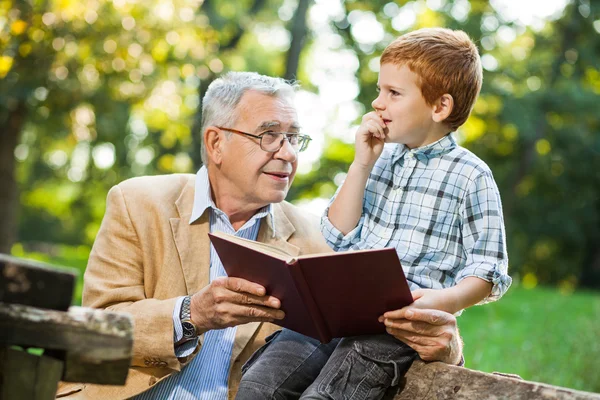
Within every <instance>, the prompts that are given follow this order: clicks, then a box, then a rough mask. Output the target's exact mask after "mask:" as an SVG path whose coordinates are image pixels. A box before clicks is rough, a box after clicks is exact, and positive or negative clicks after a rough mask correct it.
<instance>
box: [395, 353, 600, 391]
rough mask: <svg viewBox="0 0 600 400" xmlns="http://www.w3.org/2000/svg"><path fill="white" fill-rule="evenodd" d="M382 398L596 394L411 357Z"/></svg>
mask: <svg viewBox="0 0 600 400" xmlns="http://www.w3.org/2000/svg"><path fill="white" fill-rule="evenodd" d="M385 399H386V400H392V399H393V400H416V399H418V400H450V399H452V400H472V399H478V400H486V399H490V400H492V399H511V400H536V399H540V400H542V399H543V400H548V399H556V400H600V394H594V393H588V392H582V391H578V390H572V389H568V388H563V387H558V386H552V385H547V384H544V383H537V382H529V381H525V380H522V379H519V378H518V377H517V378H514V377H507V376H504V375H497V374H488V373H485V372H480V371H474V370H471V369H468V368H462V367H456V366H453V365H447V364H443V363H440V362H434V363H424V362H422V361H415V362H414V363H413V365H412V366H411V367H410V369H409V370H408V371H407V373H406V375H405V376H404V379H403V380H402V382H401V383H400V385H399V386H398V387H396V388H392V389H390V390H389V391H388V393H386V396H385Z"/></svg>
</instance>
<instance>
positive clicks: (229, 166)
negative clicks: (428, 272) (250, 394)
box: [64, 72, 461, 400]
mask: <svg viewBox="0 0 600 400" xmlns="http://www.w3.org/2000/svg"><path fill="white" fill-rule="evenodd" d="M294 89H295V88H294V87H293V86H291V85H290V84H288V83H287V82H285V81H283V80H281V79H278V78H271V77H266V76H261V75H258V74H256V73H233V72H232V73H228V74H226V75H224V76H223V77H222V78H220V79H217V80H215V81H214V82H213V83H212V84H211V85H210V86H209V88H208V90H207V92H206V94H205V96H204V99H203V121H202V133H203V147H202V159H203V162H204V165H205V166H204V167H202V168H201V169H200V170H199V171H198V173H197V174H196V175H195V176H194V175H186V174H173V175H168V176H155V177H143V178H135V179H131V180H128V181H125V182H123V183H121V184H119V185H117V186H116V187H114V188H113V189H111V191H110V192H109V194H108V199H107V208H106V215H105V216H104V220H103V222H102V226H101V228H100V232H99V233H98V236H97V238H96V242H95V243H94V247H93V249H92V253H91V255H90V260H89V264H88V267H87V270H86V273H85V277H84V281H85V284H84V292H83V304H84V305H85V306H91V307H98V308H105V309H109V310H115V311H121V312H128V313H131V315H132V316H133V318H134V321H135V328H134V347H133V361H132V366H131V369H130V372H129V376H128V379H127V383H126V385H125V386H124V387H116V386H97V385H80V386H79V387H70V388H69V390H68V391H65V392H64V394H65V395H69V396H70V397H69V398H90V399H125V398H135V399H142V400H146V399H161V400H162V399H219V400H225V399H227V398H233V397H234V396H235V391H236V388H237V384H238V382H239V379H240V375H241V367H242V365H243V364H244V363H245V362H246V360H248V358H249V357H250V356H251V355H252V354H253V353H254V351H255V350H257V349H258V348H259V347H260V346H261V345H263V344H264V343H265V338H266V337H267V336H268V335H270V334H271V333H273V332H275V331H276V330H277V329H279V328H278V327H277V326H275V325H273V324H272V323H271V322H276V321H277V320H278V319H281V318H283V312H282V311H281V310H280V309H279V307H280V303H279V300H278V299H276V298H274V297H272V296H269V294H268V293H265V289H264V288H263V287H261V286H260V285H257V284H255V283H252V282H248V281H245V280H242V279H237V278H228V277H227V276H226V273H225V271H224V269H223V266H222V264H221V262H220V260H219V258H218V256H217V255H216V253H215V252H214V249H212V247H211V246H210V242H209V239H208V233H209V232H211V231H224V232H227V233H231V234H235V235H237V236H240V237H244V238H246V239H252V240H258V241H261V242H265V243H270V244H273V245H275V246H278V247H282V248H285V250H286V251H287V252H289V253H292V254H307V253H317V252H327V251H331V249H330V248H329V247H328V246H327V245H326V244H325V242H324V240H323V238H322V237H321V234H320V232H319V227H318V222H317V220H316V219H315V220H312V219H310V218H308V217H307V215H306V213H303V212H301V211H300V210H298V209H297V208H296V207H294V206H292V205H291V204H289V203H287V202H285V201H283V200H284V199H285V196H286V194H287V192H288V188H289V186H290V184H291V183H292V181H293V178H294V174H295V172H296V167H297V163H298V154H299V153H300V152H301V151H302V150H304V149H305V148H306V146H307V145H308V142H309V141H310V138H309V137H308V136H305V135H303V134H301V133H300V131H299V124H298V120H297V115H296V110H295V108H294V106H293V102H292V100H293V94H294ZM414 319H415V320H416V321H417V323H418V324H421V325H422V326H419V330H420V333H416V332H415V335H416V336H421V337H423V338H424V343H427V345H426V348H427V351H428V352H431V353H432V354H434V357H433V358H434V359H444V358H447V357H448V354H459V356H460V352H461V350H460V348H461V344H460V340H459V337H458V333H457V330H456V324H455V319H454V318H453V317H452V316H451V315H449V314H448V315H444V314H443V313H442V314H440V313H437V312H434V311H431V312H428V310H425V311H424V312H420V313H416V317H415V318H414ZM418 320H422V322H418ZM433 320H436V321H437V322H435V323H432V324H428V323H427V321H430V322H431V321H433ZM423 321H424V322H423ZM411 326H416V325H412V324H411ZM423 326H424V327H425V328H423ZM427 327H430V328H431V329H428V328H427ZM408 329H410V328H408ZM415 329H417V328H415ZM440 329H441V330H440ZM432 332H433V333H432ZM321 351H322V352H323V357H327V356H328V354H330V353H327V352H329V349H328V348H327V346H323V348H322V349H321Z"/></svg>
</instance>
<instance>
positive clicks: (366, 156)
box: [354, 111, 386, 169]
mask: <svg viewBox="0 0 600 400" xmlns="http://www.w3.org/2000/svg"><path fill="white" fill-rule="evenodd" d="M385 130H386V126H385V123H384V122H383V119H381V117H380V116H379V115H378V114H377V113H376V112H375V111H371V112H370V113H367V114H365V115H364V116H363V117H362V123H361V124H360V126H359V127H358V130H357V131H356V135H355V144H354V146H355V154H354V164H357V165H358V166H360V167H362V168H366V169H370V168H373V165H375V161H377V159H378V158H379V156H380V155H381V152H382V151H383V145H384V141H385V137H386V134H385Z"/></svg>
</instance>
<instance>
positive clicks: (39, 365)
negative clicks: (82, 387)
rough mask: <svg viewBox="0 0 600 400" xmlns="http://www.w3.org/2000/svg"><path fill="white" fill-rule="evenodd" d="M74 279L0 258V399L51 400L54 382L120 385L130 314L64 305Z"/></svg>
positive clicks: (124, 374) (60, 272)
mask: <svg viewBox="0 0 600 400" xmlns="http://www.w3.org/2000/svg"><path fill="white" fill-rule="evenodd" d="M75 278H76V274H75V273H74V272H72V271H71V272H69V271H65V270H56V269H52V268H49V267H48V266H46V265H44V264H41V263H37V262H33V261H29V260H22V259H17V258H14V257H10V256H7V255H3V254H0V400H9V399H11V400H12V399H19V400H27V399H35V400H46V399H54V397H55V393H56V389H57V386H58V382H59V380H62V381H65V382H90V383H101V384H110V385H123V384H124V383H125V379H126V378H127V372H128V370H129V364H130V362H131V351H132V346H133V322H132V320H131V317H130V316H128V315H126V314H120V313H114V312H108V311H102V310H94V309H90V308H83V307H70V304H71V301H72V297H73V289H74V287H75ZM31 348H34V349H36V350H35V351H33V352H32V351H31ZM28 349H29V350H28Z"/></svg>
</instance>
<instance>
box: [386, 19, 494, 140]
mask: <svg viewBox="0 0 600 400" xmlns="http://www.w3.org/2000/svg"><path fill="white" fill-rule="evenodd" d="M380 63H381V64H382V65H383V64H386V63H390V64H394V65H396V66H399V67H400V66H403V65H406V66H407V67H408V68H410V70H411V71H412V72H414V73H416V74H417V75H419V77H420V82H419V84H420V87H421V93H422V94H423V98H424V99H425V101H426V102H427V104H429V105H432V104H433V103H434V102H435V101H436V100H437V99H439V98H440V97H441V96H442V95H443V94H445V93H448V94H450V95H451V96H452V98H453V99H454V107H453V109H452V113H451V114H450V115H449V116H448V118H446V120H445V121H444V122H445V123H446V124H447V125H448V126H449V127H450V128H451V129H452V130H453V131H454V130H456V129H458V127H459V126H461V125H462V124H464V123H465V121H466V120H467V118H468V117H469V114H470V113H471V109H472V108H473V105H474V104H475V100H477V96H478V95H479V91H480V90H481V83H482V80H483V72H482V69H481V60H480V58H479V52H478V51H477V47H476V46H475V44H474V43H473V42H472V41H471V39H470V38H469V36H468V35H467V34H466V33H465V32H463V31H458V30H457V31H453V30H450V29H445V28H425V29H419V30H417V31H414V32H410V33H407V34H405V35H402V36H400V37H399V38H397V39H396V40H394V41H393V42H392V43H391V44H390V45H389V46H387V47H386V48H385V50H384V51H383V54H382V55H381V59H380Z"/></svg>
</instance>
